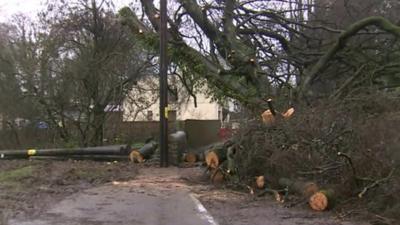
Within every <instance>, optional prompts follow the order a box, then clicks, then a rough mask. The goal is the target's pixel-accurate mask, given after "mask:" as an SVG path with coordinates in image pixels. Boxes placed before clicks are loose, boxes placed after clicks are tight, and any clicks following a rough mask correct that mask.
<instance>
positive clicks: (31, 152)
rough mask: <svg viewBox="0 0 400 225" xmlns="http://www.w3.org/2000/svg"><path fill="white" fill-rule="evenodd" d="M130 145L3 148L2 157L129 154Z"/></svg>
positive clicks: (0, 156)
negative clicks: (25, 148)
mask: <svg viewBox="0 0 400 225" xmlns="http://www.w3.org/2000/svg"><path fill="white" fill-rule="evenodd" d="M129 151H130V146H129V145H112V146H99V147H87V148H54V149H27V150H1V151H0V158H2V159H8V158H28V157H31V156H72V155H127V154H128V153H129Z"/></svg>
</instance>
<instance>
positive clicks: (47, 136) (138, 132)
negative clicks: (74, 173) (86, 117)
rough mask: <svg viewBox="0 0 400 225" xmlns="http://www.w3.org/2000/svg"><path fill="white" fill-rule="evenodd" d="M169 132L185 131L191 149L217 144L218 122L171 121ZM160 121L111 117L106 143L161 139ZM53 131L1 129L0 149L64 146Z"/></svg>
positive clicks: (107, 127) (105, 137)
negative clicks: (125, 119) (130, 120)
mask: <svg viewBox="0 0 400 225" xmlns="http://www.w3.org/2000/svg"><path fill="white" fill-rule="evenodd" d="M168 125H169V127H168V128H169V132H174V131H176V130H184V131H186V133H187V137H188V145H189V147H198V146H201V145H207V144H210V143H214V142H217V141H218V130H219V128H220V121H218V120H185V121H173V122H172V121H171V122H169V124H168ZM159 129H160V125H159V122H158V121H138V122H123V121H121V120H120V119H118V118H117V117H110V118H109V119H108V120H107V122H106V124H105V126H104V139H105V141H106V142H105V144H118V143H135V142H144V141H145V140H146V139H147V138H149V137H153V138H155V139H158V138H159V134H160V133H159ZM61 144H64V146H65V143H62V142H61V141H60V139H59V138H58V136H57V133H56V132H55V131H54V130H49V129H37V128H34V127H27V128H18V129H2V130H0V149H19V148H38V147H40V148H53V147H64V146H60V145H61Z"/></svg>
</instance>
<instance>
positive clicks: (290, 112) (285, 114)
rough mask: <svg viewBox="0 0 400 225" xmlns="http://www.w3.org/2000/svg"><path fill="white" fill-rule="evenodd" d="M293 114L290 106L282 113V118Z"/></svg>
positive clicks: (287, 117) (288, 117)
mask: <svg viewBox="0 0 400 225" xmlns="http://www.w3.org/2000/svg"><path fill="white" fill-rule="evenodd" d="M293 114H294V108H290V109H288V110H287V111H286V112H284V113H282V117H283V118H284V119H290V117H292V116H293Z"/></svg>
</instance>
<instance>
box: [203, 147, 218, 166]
mask: <svg viewBox="0 0 400 225" xmlns="http://www.w3.org/2000/svg"><path fill="white" fill-rule="evenodd" d="M206 164H207V166H208V168H211V169H217V168H218V166H219V159H218V155H217V153H215V152H214V151H209V152H207V154H206Z"/></svg>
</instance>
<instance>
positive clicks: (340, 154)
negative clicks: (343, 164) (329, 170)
mask: <svg viewBox="0 0 400 225" xmlns="http://www.w3.org/2000/svg"><path fill="white" fill-rule="evenodd" d="M337 155H338V156H342V157H345V158H346V159H347V161H348V162H349V165H350V167H351V171H352V173H353V176H354V177H357V176H356V169H355V168H354V165H353V160H351V157H350V156H349V155H347V154H346V153H343V152H338V153H337Z"/></svg>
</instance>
